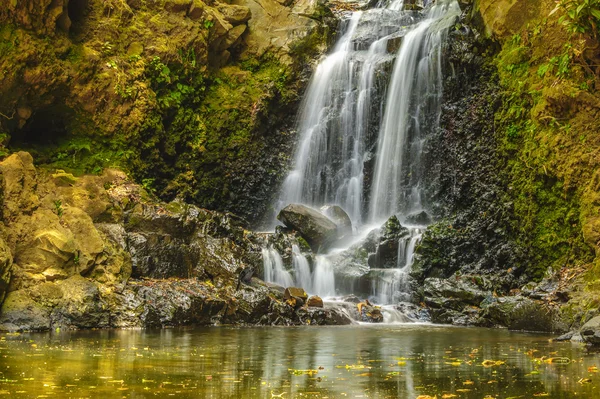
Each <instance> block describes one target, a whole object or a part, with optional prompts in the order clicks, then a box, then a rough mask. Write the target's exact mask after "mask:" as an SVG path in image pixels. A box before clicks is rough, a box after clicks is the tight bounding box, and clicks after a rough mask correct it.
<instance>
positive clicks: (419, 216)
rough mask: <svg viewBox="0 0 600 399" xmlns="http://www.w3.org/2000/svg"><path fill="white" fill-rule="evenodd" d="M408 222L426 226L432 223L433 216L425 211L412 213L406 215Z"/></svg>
mask: <svg viewBox="0 0 600 399" xmlns="http://www.w3.org/2000/svg"><path fill="white" fill-rule="evenodd" d="M406 223H410V224H416V225H423V226H426V225H428V224H431V216H429V214H428V213H427V212H425V211H421V212H415V213H411V214H410V215H408V216H407V217H406Z"/></svg>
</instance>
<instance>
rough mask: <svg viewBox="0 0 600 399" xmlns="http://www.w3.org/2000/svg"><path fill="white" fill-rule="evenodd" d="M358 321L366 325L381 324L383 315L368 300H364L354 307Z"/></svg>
mask: <svg viewBox="0 0 600 399" xmlns="http://www.w3.org/2000/svg"><path fill="white" fill-rule="evenodd" d="M356 308H357V309H358V314H359V315H360V319H361V320H362V321H364V322H367V323H381V322H383V314H382V313H381V309H380V308H379V307H377V306H373V305H372V304H371V303H370V302H369V301H368V300H364V301H363V302H360V303H358V304H357V305H356Z"/></svg>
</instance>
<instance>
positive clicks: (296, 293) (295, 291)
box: [283, 287, 308, 301]
mask: <svg viewBox="0 0 600 399" xmlns="http://www.w3.org/2000/svg"><path fill="white" fill-rule="evenodd" d="M293 297H295V298H300V299H302V300H303V301H306V300H307V299H308V294H307V293H306V291H304V288H298V287H288V288H286V289H285V292H284V293H283V298H284V299H285V300H288V299H290V298H293Z"/></svg>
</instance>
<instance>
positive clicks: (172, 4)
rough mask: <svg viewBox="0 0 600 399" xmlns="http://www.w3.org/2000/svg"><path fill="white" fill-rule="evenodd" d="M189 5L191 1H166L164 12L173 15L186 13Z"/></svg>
mask: <svg viewBox="0 0 600 399" xmlns="http://www.w3.org/2000/svg"><path fill="white" fill-rule="evenodd" d="M191 5H192V0H167V1H166V2H165V10H167V11H170V12H174V13H180V12H181V13H182V12H187V11H188V10H189V9H190V6H191Z"/></svg>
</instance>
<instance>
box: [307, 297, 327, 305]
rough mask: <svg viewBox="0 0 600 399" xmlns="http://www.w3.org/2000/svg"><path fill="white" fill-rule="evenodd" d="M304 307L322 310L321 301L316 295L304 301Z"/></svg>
mask: <svg viewBox="0 0 600 399" xmlns="http://www.w3.org/2000/svg"><path fill="white" fill-rule="evenodd" d="M306 306H308V307H309V308H322V307H323V300H322V299H321V297H319V296H317V295H313V296H311V297H310V298H308V300H307V301H306Z"/></svg>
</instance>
